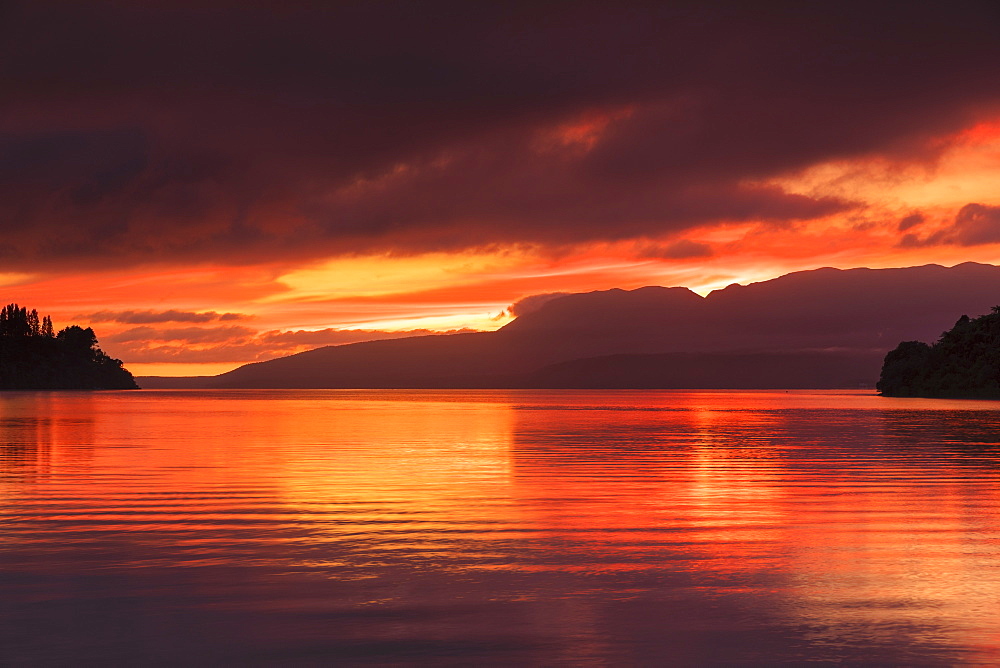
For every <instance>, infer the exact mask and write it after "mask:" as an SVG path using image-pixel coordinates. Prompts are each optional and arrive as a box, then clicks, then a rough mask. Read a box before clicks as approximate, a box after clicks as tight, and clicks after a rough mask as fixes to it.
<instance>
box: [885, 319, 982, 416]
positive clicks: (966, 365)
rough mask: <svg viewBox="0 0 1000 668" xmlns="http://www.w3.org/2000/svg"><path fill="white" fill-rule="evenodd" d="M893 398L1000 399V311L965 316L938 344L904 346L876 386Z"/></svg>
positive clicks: (887, 360)
mask: <svg viewBox="0 0 1000 668" xmlns="http://www.w3.org/2000/svg"><path fill="white" fill-rule="evenodd" d="M876 387H877V388H878V390H879V391H880V392H881V393H882V394H883V395H885V396H889V397H951V398H972V399H1000V306H994V307H993V311H992V312H991V313H988V314H986V315H983V316H980V317H978V318H969V316H967V315H963V316H962V317H961V318H959V319H958V322H956V323H955V326H954V327H952V328H951V329H950V330H948V331H947V332H944V333H943V334H942V335H941V338H940V339H939V340H938V341H937V343H935V344H933V345H927V344H926V343H922V342H920V341H904V342H902V343H900V344H899V346H897V347H896V349H895V350H892V351H891V352H889V354H888V355H886V357H885V362H884V363H883V365H882V375H881V378H880V379H879V382H878V384H877V385H876Z"/></svg>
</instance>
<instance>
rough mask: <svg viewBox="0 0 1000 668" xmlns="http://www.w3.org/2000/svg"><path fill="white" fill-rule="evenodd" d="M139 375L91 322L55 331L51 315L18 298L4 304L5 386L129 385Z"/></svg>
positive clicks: (0, 380) (1, 372)
mask: <svg viewBox="0 0 1000 668" xmlns="http://www.w3.org/2000/svg"><path fill="white" fill-rule="evenodd" d="M137 387H138V386H137V385H136V384H135V378H133V377H132V374H131V373H129V372H128V370H127V369H125V367H124V366H123V364H122V361H121V360H118V359H114V358H113V357H109V356H108V355H107V354H106V353H105V352H104V351H103V350H101V348H100V346H99V345H98V343H97V336H96V334H94V330H93V329H91V328H90V327H87V328H86V329H84V328H82V327H79V326H78V325H70V326H69V327H66V328H64V329H62V330H60V331H59V332H58V333H55V332H54V329H53V326H52V319H51V318H50V317H49V316H44V317H41V318H40V317H39V315H38V311H36V310H35V309H31V310H30V311H29V310H28V309H27V308H26V307H22V306H19V305H18V304H8V305H7V306H4V307H3V308H0V389H3V390H55V389H66V390H100V389H105V390H126V389H136V388H137Z"/></svg>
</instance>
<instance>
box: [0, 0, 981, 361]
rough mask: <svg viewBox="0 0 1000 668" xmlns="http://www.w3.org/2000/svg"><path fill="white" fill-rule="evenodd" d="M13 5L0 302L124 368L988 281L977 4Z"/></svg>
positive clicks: (4, 116)
mask: <svg viewBox="0 0 1000 668" xmlns="http://www.w3.org/2000/svg"><path fill="white" fill-rule="evenodd" d="M540 4H541V3H523V4H522V3H516V2H514V3H495V4H490V3H467V2H466V3H380V2H365V3H357V4H355V5H353V6H351V5H349V4H346V3H340V4H339V5H338V6H337V7H333V8H331V7H325V6H323V5H313V4H311V3H307V2H292V3H208V4H207V5H206V4H203V3H202V4H196V3H165V2H154V3H144V5H143V7H141V8H139V7H136V6H134V3H125V2H95V3H88V4H87V5H86V6H84V5H82V4H80V3H49V2H23V3H18V2H13V3H7V4H4V5H2V6H0V7H2V9H0V13H2V15H0V31H3V41H2V43H3V45H4V47H3V49H4V57H3V58H0V233H2V242H3V243H2V246H0V286H2V287H3V290H2V296H3V301H4V302H5V303H7V302H19V303H21V304H22V305H26V306H29V307H33V308H37V309H38V310H39V311H41V312H43V313H48V314H51V315H52V316H53V319H54V320H55V322H56V325H57V327H61V326H65V325H68V324H72V323H76V324H81V325H92V326H93V327H94V328H95V330H96V331H97V333H98V336H99V337H100V339H101V344H102V347H103V348H104V349H105V350H106V351H107V352H109V353H110V354H112V355H113V356H116V357H120V358H121V359H123V360H124V361H125V363H126V366H127V367H128V368H129V369H130V370H132V371H133V372H134V373H136V374H140V375H145V374H169V375H173V374H190V373H217V372H220V371H224V370H227V369H230V368H233V367H234V366H237V365H239V364H242V363H245V362H249V361H256V360H262V359H269V358H271V357H275V356H278V355H283V354H289V353H291V352H297V351H299V350H305V349H308V348H313V347H317V346H320V345H329V344H334V343H344V342H349V341H353V340H364V339H370V338H376V337H379V336H398V335H400V332H410V331H413V330H420V331H448V330H454V329H461V328H473V329H487V328H495V327H498V326H500V325H502V324H503V323H504V322H507V321H508V320H509V318H510V313H509V311H508V309H509V307H510V306H511V304H513V303H514V302H516V301H517V300H519V299H521V298H524V297H526V296H528V295H532V294H538V293H545V292H557V291H564V292H574V291H583V290H593V289H606V288H610V287H623V288H630V287H639V286H643V285H651V284H654V285H656V284H658V285H685V286H688V287H691V288H693V289H695V290H696V291H699V292H702V293H705V292H707V291H709V290H711V289H713V288H717V287H722V286H725V285H727V284H729V283H732V282H749V281H754V280H761V279H766V278H771V277H774V276H777V275H780V274H783V273H787V272H789V271H794V270H797V269H808V268H815V267H820V266H836V267H843V268H847V267H855V266H870V267H890V266H909V265H916V264H926V263H930V262H935V263H939V264H945V265H952V264H956V263H959V262H963V261H967V260H974V261H979V262H988V263H996V262H998V261H1000V194H998V190H997V188H996V184H997V183H1000V40H997V39H996V35H997V34H998V28H1000V16H998V10H997V9H996V8H994V7H993V5H992V4H990V3H957V4H948V5H947V6H944V5H941V6H938V5H933V6H926V7H925V6H914V5H904V4H900V5H898V6H890V5H888V4H883V5H882V6H881V7H879V8H875V9H873V8H871V7H869V6H868V5H865V4H857V5H852V4H851V3H847V4H838V5H837V8H836V9H835V10H834V9H833V8H832V7H823V8H816V7H810V6H803V5H808V4H809V3H788V4H785V5H782V4H776V5H774V4H772V3H768V6H769V9H768V10H766V11H765V10H760V9H750V10H747V9H737V8H736V5H729V6H727V5H721V4H720V5H707V4H698V5H697V6H694V5H692V6H690V7H686V8H684V7H682V8H677V7H673V8H666V7H659V8H657V7H654V6H652V5H650V4H649V3H637V4H628V3H614V4H612V3H589V2H574V3H565V4H551V3H550V4H546V5H545V6H544V7H540V6H539V5H540Z"/></svg>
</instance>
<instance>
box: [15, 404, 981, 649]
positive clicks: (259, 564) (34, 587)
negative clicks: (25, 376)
mask: <svg viewBox="0 0 1000 668" xmlns="http://www.w3.org/2000/svg"><path fill="white" fill-rule="evenodd" d="M998 409H1000V404H997V403H990V402H976V401H945V400H923V399H889V398H882V397H877V396H874V395H873V394H872V392H871V391H870V390H867V391H857V392H853V391H848V392H808V391H794V392H763V391H762V392H750V391H743V392H721V391H692V392H685V391H643V392H631V391H611V392H603V391H547V392H546V391H468V390H461V391H408V390H395V391H386V390H377V391H376V390H371V391H350V390H329V391H327V390H310V391H296V390H278V391H214V392H210V391H205V392H202V391H140V392H92V393H83V392H49V393H44V392H5V393H0V662H2V663H4V664H7V665H23V664H28V665H37V664H42V665H74V666H75V665H106V664H119V665H127V664H132V665H178V664H183V665H219V664H226V665H274V664H280V665H330V664H337V663H341V664H365V663H370V664H424V665H435V666H436V665H459V664H463V665H468V664H480V663H490V664H533V665H621V664H633V665H652V664H672V665H704V664H727V663H728V664H732V663H739V664H773V663H782V662H785V663H805V662H813V661H815V662H827V663H833V662H840V663H847V664H852V663H853V664H859V663H869V664H870V663H881V664H907V665H954V664H956V663H964V664H997V663H1000V615H998V614H997V611H998V610H1000V410H998Z"/></svg>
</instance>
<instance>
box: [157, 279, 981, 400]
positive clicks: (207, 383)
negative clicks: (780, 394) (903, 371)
mask: <svg viewBox="0 0 1000 668" xmlns="http://www.w3.org/2000/svg"><path fill="white" fill-rule="evenodd" d="M529 300H530V301H532V302H533V304H532V305H533V306H534V308H533V309H522V310H521V312H522V315H519V316H518V317H517V318H516V319H515V320H514V321H512V322H511V323H509V324H508V325H507V326H505V327H503V328H501V329H500V330H498V331H496V332H481V333H472V334H458V335H451V336H425V337H415V338H408V339H396V340H387V341H374V342H366V343H356V344H350V345H345V346H335V347H327V348H320V349H317V350H312V351H308V352H305V353H300V354H298V355H292V356H290V357H285V358H280V359H276V360H271V361H269V362H261V363H257V364H249V365H246V366H243V367H240V368H239V369H235V370H233V371H231V372H229V373H225V374H222V375H220V376H214V377H209V378H204V379H188V380H186V381H179V380H170V381H165V382H166V383H169V384H170V385H171V386H173V387H178V386H182V385H183V384H184V383H187V384H186V385H183V386H189V387H544V386H552V387H564V386H565V387H715V388H725V387H776V386H779V385H784V386H787V387H858V385H859V384H868V385H869V386H871V385H874V383H875V381H876V380H877V378H878V375H879V367H880V363H881V360H882V357H883V356H884V355H885V353H886V351H888V350H889V349H890V348H892V347H893V346H894V345H895V344H896V343H897V342H898V341H900V340H908V339H921V338H923V339H932V338H934V337H936V336H937V334H938V333H939V332H941V330H942V329H943V328H944V327H946V326H947V325H948V324H949V323H950V322H951V321H952V320H953V318H954V315H953V314H954V313H955V311H956V310H959V311H966V312H972V313H975V312H983V311H986V310H988V309H989V308H990V307H991V306H992V305H993V304H995V303H997V302H998V301H1000V267H995V266H992V265H981V264H973V263H966V264H961V265H958V266H956V267H952V268H945V267H941V266H938V265H927V266H922V267H909V268H903V269H848V270H839V269H830V268H826V269H817V270H814V271H804V272H796V273H793V274H788V275H785V276H782V277H780V278H776V279H773V280H770V281H763V282H760V283H754V284H751V285H748V286H738V285H733V286H730V287H728V288H725V289H723V290H718V291H715V292H712V293H711V294H709V295H708V296H707V297H704V298H702V297H700V296H699V295H697V294H695V293H694V292H691V291H690V290H688V289H686V288H660V287H646V288H640V289H638V290H631V291H626V290H617V289H616V290H606V291H598V292H590V293H582V294H573V295H565V296H555V297H551V298H546V299H539V298H537V297H536V298H529ZM529 300H526V301H529ZM515 312H519V310H518V309H517V305H515ZM676 353H685V354H692V353H700V354H702V356H701V357H698V356H694V357H690V356H689V357H684V356H675V357H674V358H669V357H663V358H657V359H653V358H638V357H634V356H637V355H667V354H676ZM709 353H711V354H712V355H708V354H709ZM720 353H725V355H719V354H720ZM608 356H620V357H618V358H616V359H615V361H614V362H613V363H612V362H609V361H607V360H605V361H604V362H595V361H592V360H591V359H590V358H599V357H608ZM627 357H632V359H625V358H627ZM671 359H672V360H673V361H671ZM588 360H589V361H588ZM563 363H572V364H567V365H566V366H563V367H553V366H552V365H559V364H563ZM769 365H780V366H781V369H780V373H779V372H778V370H774V369H772V370H769V369H770V366H769ZM776 383H777V385H776ZM142 384H143V385H144V386H146V387H156V386H158V384H157V379H143V383H142Z"/></svg>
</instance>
